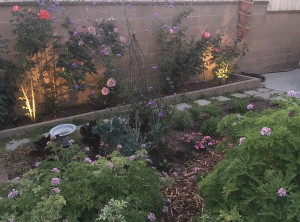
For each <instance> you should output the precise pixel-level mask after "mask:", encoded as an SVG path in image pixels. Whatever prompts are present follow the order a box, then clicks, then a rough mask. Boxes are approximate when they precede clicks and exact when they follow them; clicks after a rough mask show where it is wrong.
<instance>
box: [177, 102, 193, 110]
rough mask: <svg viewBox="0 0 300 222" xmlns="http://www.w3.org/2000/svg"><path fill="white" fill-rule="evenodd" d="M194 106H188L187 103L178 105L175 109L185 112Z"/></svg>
mask: <svg viewBox="0 0 300 222" xmlns="http://www.w3.org/2000/svg"><path fill="white" fill-rule="evenodd" d="M191 107H192V106H190V105H189V104H186V103H180V104H177V105H176V106H175V108H176V109H177V110H179V111H183V110H187V109H189V108H191Z"/></svg>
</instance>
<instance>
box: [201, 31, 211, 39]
mask: <svg viewBox="0 0 300 222" xmlns="http://www.w3.org/2000/svg"><path fill="white" fill-rule="evenodd" d="M202 37H203V38H204V39H209V37H210V33H209V32H204V33H203V36H202Z"/></svg>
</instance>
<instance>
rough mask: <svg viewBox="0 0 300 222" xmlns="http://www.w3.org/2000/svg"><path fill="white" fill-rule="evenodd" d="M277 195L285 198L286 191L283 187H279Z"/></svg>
mask: <svg viewBox="0 0 300 222" xmlns="http://www.w3.org/2000/svg"><path fill="white" fill-rule="evenodd" d="M278 195H279V196H280V197H285V196H286V191H285V189H284V188H283V187H281V188H280V189H279V190H278Z"/></svg>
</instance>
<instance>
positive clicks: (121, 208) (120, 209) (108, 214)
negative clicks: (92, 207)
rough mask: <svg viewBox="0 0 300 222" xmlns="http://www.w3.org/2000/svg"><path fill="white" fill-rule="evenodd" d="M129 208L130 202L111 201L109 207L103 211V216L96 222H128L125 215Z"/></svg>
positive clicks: (106, 206)
mask: <svg viewBox="0 0 300 222" xmlns="http://www.w3.org/2000/svg"><path fill="white" fill-rule="evenodd" d="M127 206H128V202H126V201H123V200H114V199H111V200H110V201H109V202H108V204H107V205H105V206H104V207H103V208H102V209H101V214H100V215H99V217H98V218H97V219H96V221H107V222H126V220H125V218H124V216H123V214H124V213H125V209H126V208H127Z"/></svg>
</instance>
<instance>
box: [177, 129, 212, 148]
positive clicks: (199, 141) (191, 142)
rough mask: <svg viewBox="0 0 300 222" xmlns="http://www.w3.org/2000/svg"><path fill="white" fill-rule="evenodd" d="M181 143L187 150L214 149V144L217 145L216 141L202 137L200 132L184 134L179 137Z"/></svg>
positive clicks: (208, 137)
mask: <svg viewBox="0 0 300 222" xmlns="http://www.w3.org/2000/svg"><path fill="white" fill-rule="evenodd" d="M181 141H182V142H183V143H184V144H185V145H187V146H188V147H189V148H192V149H196V150H204V149H207V148H211V147H214V146H215V145H216V144H218V141H216V140H213V139H212V138H211V137H210V136H204V135H203V134H202V133H200V132H198V133H196V132H193V133H190V134H184V136H183V137H181Z"/></svg>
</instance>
